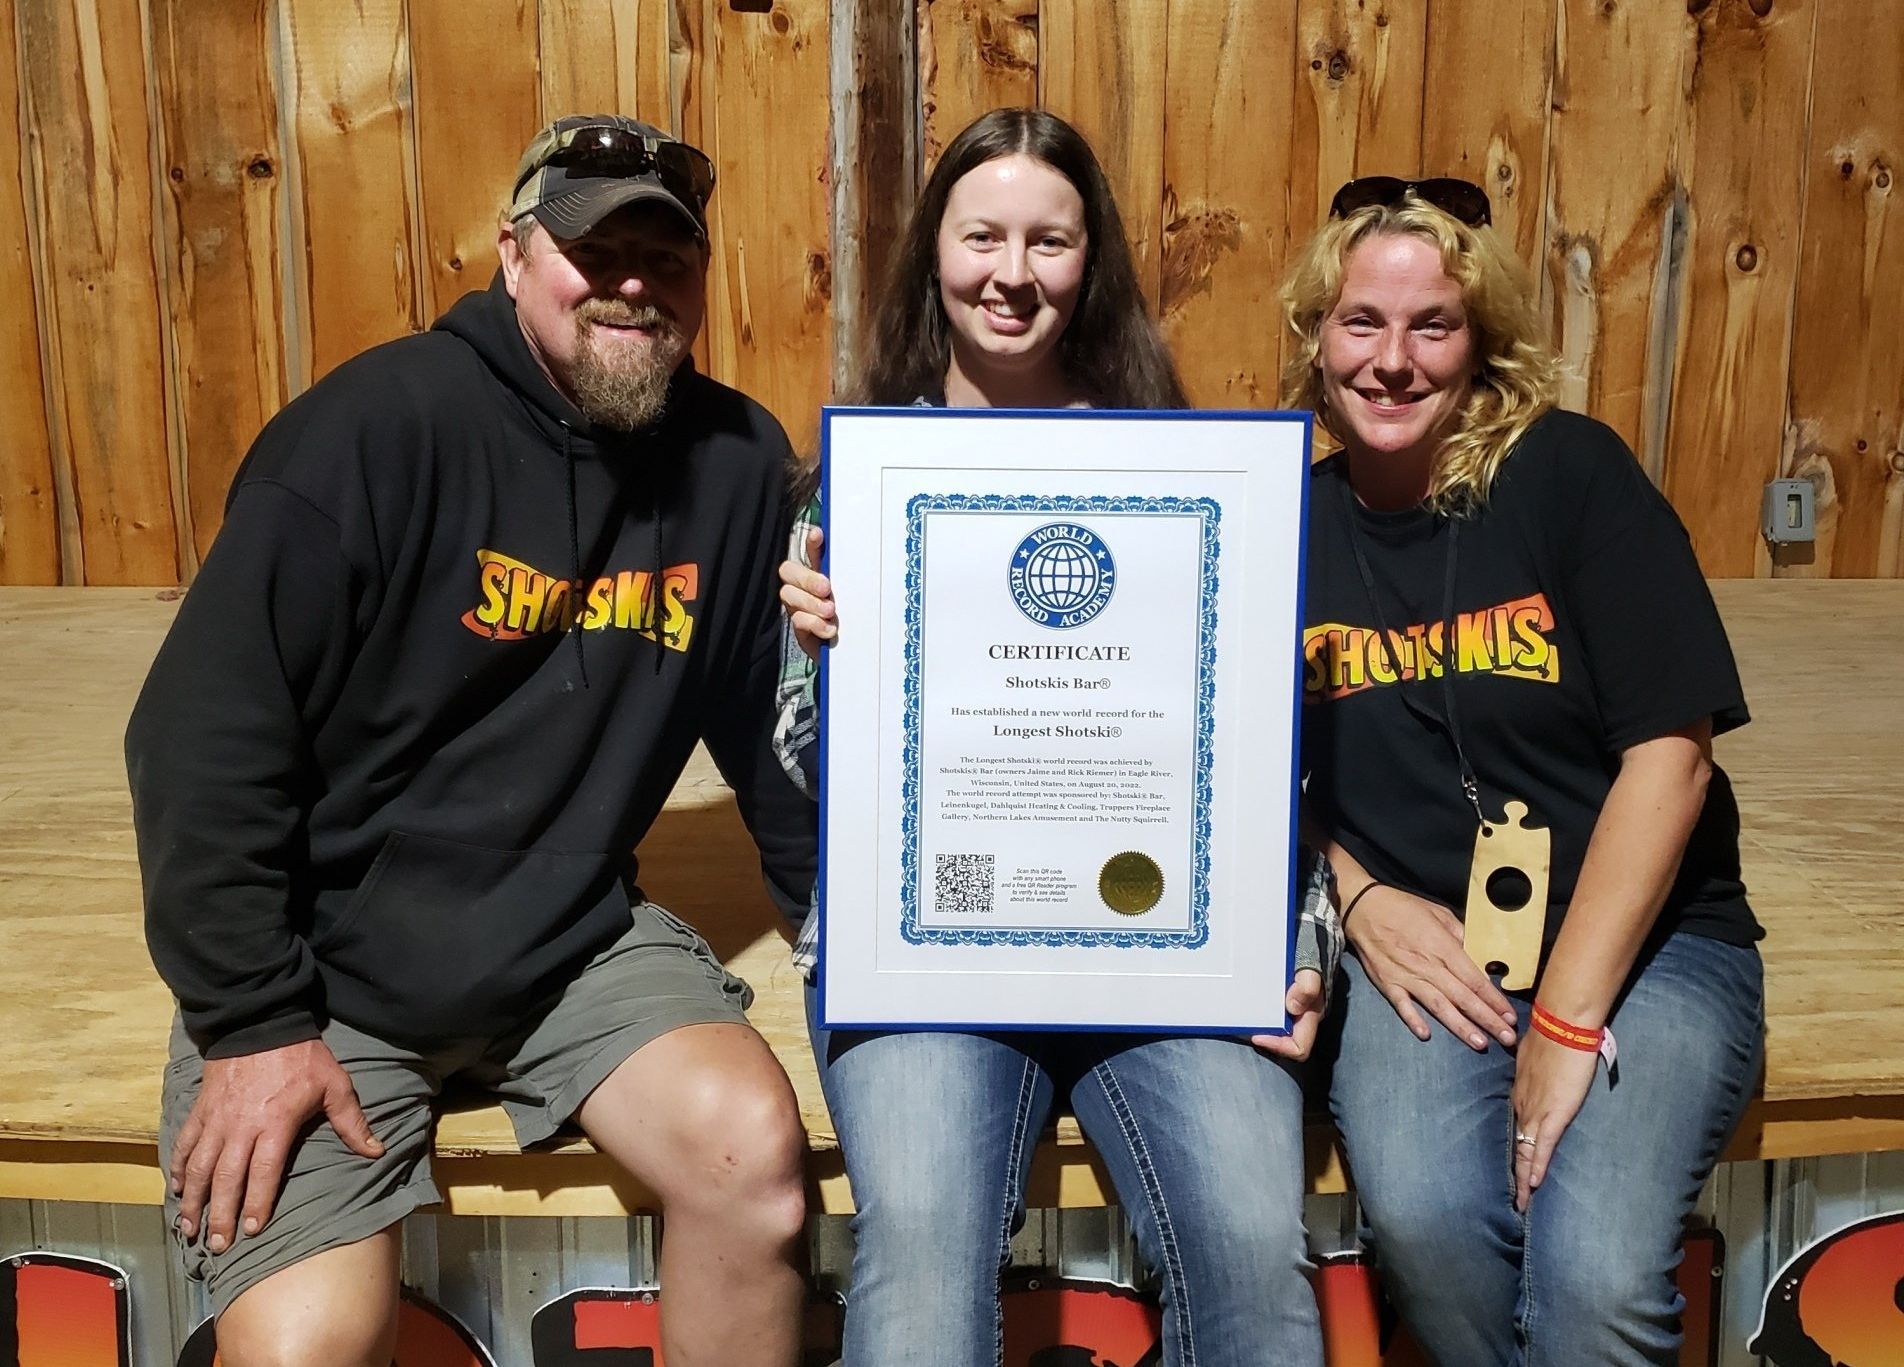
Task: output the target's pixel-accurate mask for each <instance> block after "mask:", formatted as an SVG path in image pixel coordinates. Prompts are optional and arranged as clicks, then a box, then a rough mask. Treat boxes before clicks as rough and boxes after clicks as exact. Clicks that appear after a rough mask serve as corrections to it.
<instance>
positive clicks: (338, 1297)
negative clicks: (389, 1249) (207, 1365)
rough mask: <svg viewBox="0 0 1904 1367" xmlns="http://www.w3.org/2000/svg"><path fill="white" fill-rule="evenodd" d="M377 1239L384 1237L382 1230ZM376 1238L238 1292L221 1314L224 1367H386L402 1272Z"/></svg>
mask: <svg viewBox="0 0 1904 1367" xmlns="http://www.w3.org/2000/svg"><path fill="white" fill-rule="evenodd" d="M377 1237H378V1239H379V1240H381V1239H383V1238H385V1237H387V1236H381V1235H380V1236H377ZM375 1243H376V1241H375V1240H371V1241H366V1242H365V1244H361V1245H353V1246H349V1247H347V1248H343V1249H332V1250H329V1251H328V1252H327V1253H321V1254H318V1255H316V1256H315V1257H313V1258H309V1259H306V1260H305V1261H303V1262H300V1263H293V1264H292V1265H291V1266H290V1267H288V1268H285V1269H284V1270H282V1271H280V1272H276V1273H273V1274H272V1275H271V1276H269V1277H266V1278H265V1279H264V1280H263V1281H261V1282H259V1283H258V1284H257V1285H255V1286H252V1287H250V1288H248V1289H247V1290H245V1291H243V1292H241V1293H240V1294H239V1296H238V1298H237V1299H236V1300H234V1301H233V1302H232V1303H231V1305H230V1306H229V1307H228V1308H227V1309H226V1310H225V1312H224V1313H223V1314H222V1315H220V1316H219V1317H218V1357H219V1361H220V1362H221V1363H223V1364H224V1367H389V1364H390V1361H391V1358H392V1357H393V1356H394V1355H395V1353H396V1348H397V1275H396V1267H395V1265H394V1260H392V1261H391V1262H390V1263H389V1264H388V1265H387V1275H386V1271H385V1268H386V1264H385V1263H384V1250H382V1249H381V1248H379V1247H375V1246H374V1245H375Z"/></svg>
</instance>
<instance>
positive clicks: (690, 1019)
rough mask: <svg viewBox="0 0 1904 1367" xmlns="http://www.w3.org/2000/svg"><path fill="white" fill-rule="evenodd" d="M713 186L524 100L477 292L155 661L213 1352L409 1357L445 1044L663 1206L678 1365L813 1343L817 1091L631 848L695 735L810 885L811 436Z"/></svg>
mask: <svg viewBox="0 0 1904 1367" xmlns="http://www.w3.org/2000/svg"><path fill="white" fill-rule="evenodd" d="M712 189H713V174H712V171H711V169H710V167H709V166H708V163H707V159H706V158H705V157H703V156H702V155H701V154H700V153H699V152H698V151H696V150H695V149H693V148H690V147H688V146H686V145H684V144H682V143H679V142H676V141H675V140H673V139H671V138H669V137H668V136H667V135H666V134H664V133H662V132H660V131H659V130H658V129H655V128H652V127H649V126H648V125H646V124H641V123H636V122H634V121H632V120H628V119H624V118H619V117H611V116H600V117H578V118H566V119H562V120H560V121H558V122H557V123H555V124H554V125H553V126H551V127H550V128H548V129H546V130H544V131H543V132H542V133H541V134H539V135H538V136H537V137H536V139H535V141H534V142H532V143H531V144H530V147H529V149H528V152H527V154H526V155H525V156H524V158H523V162H522V165H521V167H520V169H519V170H518V172H517V175H516V179H515V183H514V191H513V202H512V203H511V205H510V207H509V210H508V212H507V214H506V216H505V218H504V221H503V223H502V226H501V229H500V238H499V240H500V249H501V254H502V269H501V270H500V271H499V272H498V273H497V275H496V278H495V280H494V282H493V283H492V284H491V285H490V287H489V288H488V289H487V290H486V291H481V292H478V293H474V294H471V295H468V296H466V297H465V298H464V299H462V300H460V301H459V302H458V303H457V304H456V305H455V306H454V307H453V308H451V309H450V311H449V312H448V313H447V314H445V315H444V317H443V318H442V319H440V320H439V321H438V322H437V324H436V326H435V327H434V328H433V329H431V330H430V331H429V332H427V333H424V334H421V335H419V336H415V337H408V338H404V339H402V340H400V341H396V342H392V343H390V344H388V345H386V346H382V347H378V348H375V349H374V350H372V351H369V352H367V353H365V354H364V355H363V356H360V357H358V358H356V359H355V360H353V361H351V362H349V363H347V364H345V365H343V366H340V367H339V368H338V369H337V370H336V371H335V372H334V373H332V374H331V375H329V376H327V377H326V378H325V379H324V380H322V381H321V382H319V383H318V384H317V385H315V386H314V387H313V388H312V389H311V390H310V391H309V392H308V393H306V394H305V395H303V396H302V397H300V398H299V399H297V400H296V401H295V402H293V403H291V404H290V405H288V406H287V407H286V408H285V409H284V411H283V412H282V413H280V414H279V415H278V416H277V417H276V418H275V419H273V420H272V421H271V423H270V424H269V425H268V426H267V427H266V428H265V430H264V432H263V433H262V434H261V435H260V436H259V438H258V440H257V442H256V444H255V445H254V446H253V448H252V450H251V452H250V454H249V456H248V457H247V458H246V461H245V464H244V466H243V468H242V469H241V470H240V471H239V473H238V477H237V479H236V481H235V483H234V486H233V489H232V493H231V497H230V500H229V503H228V506H227V512H226V520H225V524H224V527H223V530H222V531H221V532H220V534H219V537H218V540H217V542H216V544H215V545H214V546H213V548H212V550H211V553H210V555H209V556H208V557H207V558H206V561H205V565H204V568H203V570H202V571H201V572H200V574H199V576H198V578H197V580H196V581H195V582H194V583H193V585H192V589H191V592H190V594H189V595H188V596H187V597H186V599H185V602H184V604H183V606H182V608H181V610H180V612H179V616H178V620H177V622H176V624H175V626H174V627H173V629H172V632H171V634H170V636H169V637H168V638H167V640H166V642H165V645H164V646H163V648H162V649H161V650H160V652H159V656H158V659H157V661H156V662H155V663H154V665H153V668H152V673H151V675H150V677H149V678H148V679H147V681H146V685H145V689H144V691H143V693H142V694H141V696H140V700H139V703H138V706H137V708H136V709H135V711H134V714H133V717H132V723H131V726H130V728H129V730H128V733H127V737H126V752H127V761H128V768H129V771H130V776H131V782H132V792H133V803H134V818H135V823H136V825H137V828H138V837H139V858H140V865H141V869H142V872H143V875H144V880H145V893H146V920H147V928H148V940H149V943H150V945H151V950H152V957H153V961H154V962H155V964H156V965H157V966H158V969H159V971H160V974H161V975H162V976H163V977H164V978H165V980H166V982H167V983H168V985H170V987H171V988H172V990H173V992H174V994H175V995H176V996H177V998H178V1003H179V1016H178V1020H177V1024H176V1026H175V1028H174V1031H173V1039H172V1058H171V1063H170V1065H169V1067H168V1068H167V1070H166V1074H165V1079H164V1108H163V1120H162V1130H161V1150H162V1156H163V1158H164V1161H165V1162H166V1165H167V1167H168V1171H169V1175H170V1181H169V1187H168V1197H167V1214H168V1217H169V1218H170V1219H171V1220H172V1221H173V1224H174V1227H175V1229H176V1230H177V1234H178V1240H179V1245H180V1248H181V1250H182V1252H183V1256H184V1259H185V1262H186V1265H187V1267H188V1269H189V1270H190V1271H191V1272H192V1273H193V1274H194V1275H197V1276H200V1277H203V1278H204V1279H206V1281H207V1282H208V1283H209V1285H210V1290H211V1296H212V1301H213V1305H214V1308H215V1309H216V1311H217V1312H218V1314H219V1321H218V1343H219V1351H220V1354H221V1356H222V1359H223V1361H224V1362H225V1363H227V1364H228V1365H229V1367H246V1364H251V1363H264V1362H269V1363H273V1364H279V1363H312V1364H317V1363H322V1364H325V1367H338V1365H339V1364H354V1363H362V1364H376V1365H377V1367H384V1365H385V1364H388V1363H389V1361H390V1360H391V1355H392V1352H393V1348H394V1343H395V1332H396V1309H397V1292H398V1252H399V1247H400V1238H399V1228H400V1224H401V1221H402V1219H403V1217H404V1216H405V1215H406V1214H408V1213H409V1212H410V1211H411V1210H413V1209H415V1208H416V1207H418V1206H420V1205H423V1204H425V1203H428V1202H432V1201H435V1200H437V1199H438V1194H437V1190H436V1188H435V1186H434V1185H433V1183H432V1180H431V1174H430V1133H431V1110H430V1104H431V1101H432V1099H433V1098H434V1097H435V1096H436V1094H437V1093H438V1092H439V1091H440V1090H441V1088H442V1086H443V1084H444V1082H445V1081H446V1080H448V1079H449V1078H451V1077H461V1078H464V1079H468V1080H470V1081H473V1082H475V1083H476V1084H478V1085H480V1086H483V1087H486V1088H489V1089H490V1090H492V1091H494V1092H495V1093H497V1094H498V1095H500V1097H501V1098H502V1100H503V1103H504V1105H505V1107H506V1108H507V1109H508V1111H509V1113H510V1116H511V1119H512V1121H513V1122H514V1125H515V1128H516V1134H517V1137H518V1139H519V1140H520V1141H521V1142H522V1143H523V1144H524V1145H528V1144H532V1143H535V1142H538V1141H540V1140H543V1139H546V1138H548V1137H549V1136H550V1135H551V1134H553V1133H554V1132H555V1131H556V1129H557V1127H558V1126H560V1125H562V1124H564V1123H565V1122H567V1121H570V1120H574V1121H577V1122H579V1124H580V1126H581V1128H582V1129H583V1130H584V1131H585V1132H586V1133H587V1134H588V1135H589V1136H590V1138H591V1139H593V1140H594V1142H595V1143H596V1144H597V1146H599V1147H600V1148H602V1149H603V1150H605V1151H606V1152H607V1153H609V1154H610V1155H611V1156H613V1157H614V1158H615V1159H616V1160H618V1161H619V1162H621V1163H622V1164H623V1165H624V1166H625V1167H627V1168H628V1170H629V1171H630V1172H631V1173H633V1175H634V1176H635V1177H636V1178H637V1179H639V1180H640V1181H641V1182H642V1183H643V1184H644V1185H646V1186H647V1187H648V1188H649V1189H650V1190H651V1191H653V1192H654V1193H656V1194H657V1195H658V1196H659V1197H660V1199H661V1201H662V1203H663V1205H664V1208H665V1211H666V1215H667V1220H668V1227H667V1228H668V1234H667V1239H666V1241H665V1242H664V1244H663V1246H662V1254H661V1275H662V1278H663V1280H664V1281H665V1282H666V1283H667V1291H668V1294H667V1300H666V1306H667V1312H666V1318H665V1323H664V1342H665V1348H666V1352H667V1356H668V1360H669V1361H670V1362H671V1363H675V1364H677V1367H694V1364H696V1363H700V1364H713V1363H719V1364H722V1365H723V1367H738V1365H741V1364H763V1367H764V1365H767V1364H773V1365H774V1367H784V1364H790V1363H792V1362H793V1361H795V1358H796V1352H797V1349H796V1343H797V1337H796V1335H797V1320H798V1311H799V1305H800V1299H801V1279H800V1276H799V1271H798V1257H797V1249H798V1246H799V1240H800V1236H801V1230H802V1225H803V1221H804V1215H805V1208H804V1200H803V1182H802V1171H803V1158H804V1152H805V1136H804V1133H803V1131H802V1128H801V1125H800V1118H799V1114H798V1109H797V1106H796V1104H795V1101H794V1097H793V1093H792V1089H791V1087H790V1086H789V1085H788V1083H787V1080H786V1077H785V1075H784V1074H783V1073H782V1072H781V1070H780V1067H779V1065H778V1063H777V1062H776V1061H775V1059H774V1057H773V1055H772V1053H771V1052H770V1051H769V1049H768V1048H767V1046H766V1044H765V1042H764V1041H762V1040H761V1038H760V1037H759V1036H758V1035H756V1034H755V1033H754V1032H753V1031H752V1030H751V1029H750V1028H749V1027H748V1025H747V1023H746V1018H745V1016H744V1015H743V1008H744V1007H745V1006H746V1004H747V1002H748V1000H749V996H750V994H749V992H748V989H747V987H746V985H745V984H743V983H741V982H740V981H739V980H738V979H735V978H733V977H732V976H730V975H729V974H727V973H726V972H725V971H724V970H723V969H722V967H721V966H720V964H719V963H718V962H717V961H716V959H715V957H714V955H713V953H712V952H711V951H710V950H709V948H708V946H707V944H706V943H705V942H704V941H703V940H702V939H701V938H700V937H699V936H698V935H697V934H695V932H694V931H693V930H691V929H690V928H689V927H687V926H686V925H684V924H683V923H681V922H680V921H679V920H677V919H675V918H674V917H672V916H670V915H669V914H668V913H667V912H666V911H664V910H662V909H661V908H659V907H656V906H653V905H652V904H650V903H649V902H647V900H646V899H645V898H644V897H643V896H642V895H641V891H640V889H639V887H638V886H637V885H636V883H635V863H634V858H633V850H634V848H635V846H636V844H637V843H638V842H639V841H640V839H641V837H642V834H643V833H644V832H645V831H646V830H647V828H648V826H649V824H650V822H652V821H653V819H654V817H655V815H656V814H657V813H658V812H659V811H660V809H661V807H662V804H663V801H664V800H665V799H666V797H667V795H668V792H669V790H670V789H671V788H672V786H673V784H674V782H675V780H676V779H677V778H678V777H679V775H680V773H681V770H682V767H683V765H684V764H685V763H686V761H687V759H688V757H689V755H690V753H691V752H692V750H693V748H694V745H695V743H696V741H697V740H703V739H704V740H705V741H706V743H707V746H708V749H709V750H710V752H711V753H712V754H713V756H714V758H715V761H716V762H717V764H719V766H720V768H721V770H722V772H723V773H724V774H725V775H726V777H727V779H728V781H729V782H730V783H731V784H732V786H733V788H734V790H735V792H736V794H737V795H738V797H739V800H740V807H741V814H742V816H743V817H744V818H745V819H746V821H747V823H748V826H749V828H750V829H751V831H752V832H753V835H754V838H755V841H756V843H757V844H758V845H759V847H760V851H761V858H762V864H763V867H764V869H765V871H766V875H767V881H768V885H769V889H770V891H771V892H772V894H773V896H774V898H775V900H776V901H777V902H779V903H780V905H781V906H782V907H783V908H784V909H785V910H786V911H787V912H789V913H790V914H798V913H800V912H802V911H804V909H805V907H806V902H807V897H808V893H809V891H810V888H811V884H812V877H813V862H814V835H813V829H812V820H813V814H812V806H811V804H810V803H808V802H807V801H806V800H805V799H804V798H803V797H801V795H800V794H799V793H798V792H797V791H795V789H794V788H793V787H792V785H791V784H790V783H789V781H788V780H787V779H786V777H785V775H784V773H783V772H782V771H781V769H780V766H779V765H778V764H777V763H776V762H775V759H774V756H773V751H772V746H771V732H772V726H773V709H772V701H773V690H774V683H775V675H776V672H777V667H778V663H779V661H778V651H777V647H778V644H779V613H778V608H777V605H776V601H775V596H774V566H775V564H776V563H777V562H778V560H779V558H780V555H781V552H782V549H783V547H784V545H785V540H784V537H785V523H786V518H785V496H784V491H783V487H782V478H783V475H782V472H783V469H784V464H785V459H786V456H787V444H786V437H785V435H784V434H783V433H782V432H781V430H780V428H779V426H778V425H777V424H776V423H775V422H774V420H773V419H772V418H771V417H769V416H768V414H767V413H766V412H765V411H764V410H762V409H761V408H760V407H759V406H758V405H757V404H755V403H753V402H752V401H751V400H749V399H747V398H746V397H744V396H743V395H741V394H738V393H736V392H735V391H733V390H731V389H728V388H726V387H724V386H722V385H719V384H716V383H714V382H713V381H712V380H709V379H707V378H705V377H703V376H701V375H699V374H697V373H696V371H695V368H694V365H693V363H692V361H691V360H690V359H689V358H688V347H689V345H690V343H691V341H692V339H693V337H694V334H695V333H696V331H697V330H698V329H699V328H700V325H701V320H702V313H703V310H704V297H703V289H704V282H705V276H706V270H707V261H708V242H707V220H706V205H707V198H708V195H709V194H710V193H711V191H712Z"/></svg>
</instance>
